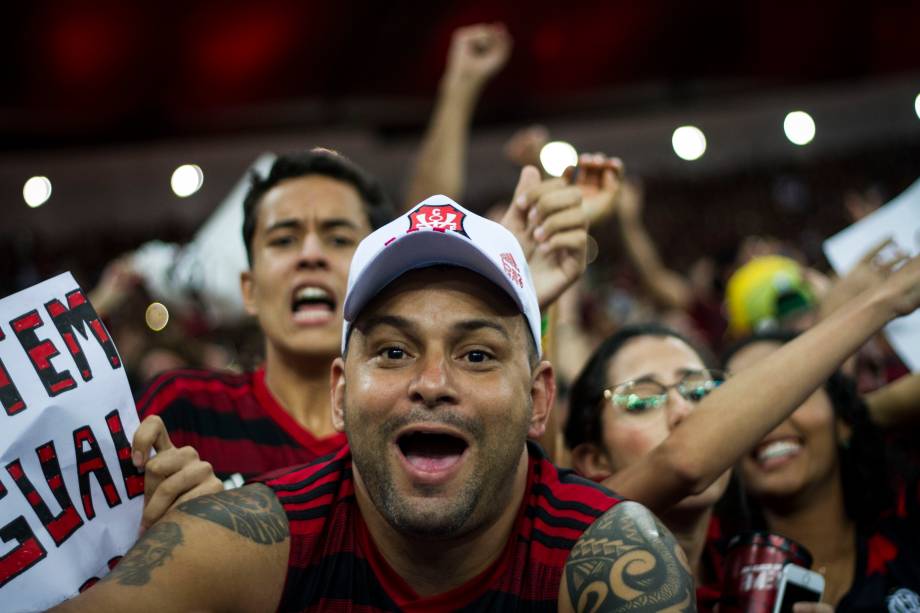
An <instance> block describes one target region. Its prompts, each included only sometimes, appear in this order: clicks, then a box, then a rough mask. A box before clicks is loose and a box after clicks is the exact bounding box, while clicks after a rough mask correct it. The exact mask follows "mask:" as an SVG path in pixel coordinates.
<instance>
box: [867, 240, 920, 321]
mask: <svg viewBox="0 0 920 613" xmlns="http://www.w3.org/2000/svg"><path fill="white" fill-rule="evenodd" d="M871 291H873V290H872V289H870V290H869V292H871ZM878 291H880V292H881V297H882V300H885V301H886V303H887V304H889V305H890V306H891V317H892V319H894V318H895V317H900V316H901V315H909V314H910V313H913V312H914V311H915V310H916V309H918V308H920V255H915V256H914V257H912V258H910V259H909V260H906V263H905V264H904V265H903V266H901V267H900V268H899V269H898V270H896V271H895V272H893V273H891V276H889V277H888V278H887V279H885V281H884V282H883V283H882V284H881V285H879V289H878ZM864 293H868V292H864Z"/></svg>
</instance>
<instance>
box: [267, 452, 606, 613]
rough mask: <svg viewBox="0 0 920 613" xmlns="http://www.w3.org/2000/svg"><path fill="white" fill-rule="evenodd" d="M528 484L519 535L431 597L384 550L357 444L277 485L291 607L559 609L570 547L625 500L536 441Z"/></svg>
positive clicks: (286, 602) (286, 606)
mask: <svg viewBox="0 0 920 613" xmlns="http://www.w3.org/2000/svg"><path fill="white" fill-rule="evenodd" d="M528 450H529V471H528V487H527V491H526V494H525V498H524V500H523V501H522V503H521V508H520V511H519V513H518V518H517V520H516V524H515V534H514V537H513V538H512V539H511V540H510V541H509V543H508V545H507V547H506V549H505V551H504V553H503V554H502V555H501V556H500V558H499V559H498V560H497V561H496V562H495V563H494V564H493V565H492V566H491V567H490V568H489V569H487V570H486V571H485V572H483V573H482V574H481V575H480V576H478V577H476V578H474V579H473V580H471V581H470V582H468V583H466V584H464V585H462V586H460V587H458V588H456V589H453V590H451V591H449V592H447V593H445V594H440V595H438V596H435V597H429V598H421V597H419V596H418V595H416V594H415V593H414V592H413V591H412V588H411V587H409V585H408V584H407V583H406V582H405V581H404V580H403V579H402V578H401V577H399V576H398V575H397V574H396V573H395V571H393V570H392V569H391V568H390V567H389V565H388V564H387V563H386V561H385V560H384V558H383V556H382V555H381V554H380V552H379V551H378V550H377V548H376V546H375V545H374V543H373V541H372V539H371V538H370V535H369V533H368V531H367V528H366V527H365V526H364V522H363V520H362V519H361V516H360V512H359V511H358V507H357V504H356V502H355V497H354V483H353V481H352V472H351V456H350V453H349V451H348V449H347V448H345V449H343V450H342V451H340V452H339V453H337V454H336V455H335V456H334V457H332V458H330V459H327V460H325V461H321V462H316V463H313V464H310V465H308V466H305V467H302V468H300V469H297V470H292V471H290V472H288V473H286V474H283V475H280V476H276V477H274V478H272V479H270V480H268V481H267V484H268V485H269V486H270V487H271V488H272V489H273V490H274V491H275V494H276V495H277V496H278V499H279V500H280V501H281V504H282V505H283V506H284V509H285V511H286V513H287V516H288V522H289V525H290V532H291V553H290V558H289V561H288V576H287V581H286V583H285V588H284V595H283V598H282V602H281V606H280V610H283V611H320V610H339V611H368V612H370V611H448V610H450V611H454V610H458V609H461V610H466V611H496V610H531V611H542V610H546V611H554V610H555V609H556V602H557V597H558V592H559V583H560V582H561V580H562V571H563V567H564V565H565V560H566V559H567V558H568V555H569V550H570V549H571V547H572V545H573V544H574V543H575V541H576V540H577V539H578V537H579V536H581V533H582V532H584V530H585V529H586V528H587V527H588V526H590V525H591V524H592V523H593V522H594V520H595V519H597V518H598V517H599V516H600V515H601V514H603V513H604V512H605V511H607V510H608V509H609V508H611V507H612V506H613V505H615V504H616V503H617V502H619V500H618V499H617V498H616V497H615V496H614V495H613V494H612V493H611V492H610V491H609V490H606V489H605V488H603V487H601V486H599V485H596V484H594V483H591V482H589V481H586V480H584V479H581V478H579V477H577V476H575V475H574V474H573V473H571V472H570V471H563V470H559V469H558V468H556V467H555V466H553V464H551V463H550V462H549V460H548V459H547V458H546V457H545V455H544V454H543V452H542V450H541V449H540V448H539V446H537V445H534V444H530V443H529V444H528Z"/></svg>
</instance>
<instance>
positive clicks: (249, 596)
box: [53, 485, 289, 612]
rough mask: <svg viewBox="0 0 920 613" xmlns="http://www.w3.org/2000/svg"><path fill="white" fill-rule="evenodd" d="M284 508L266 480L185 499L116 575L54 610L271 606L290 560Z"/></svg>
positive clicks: (140, 543)
mask: <svg viewBox="0 0 920 613" xmlns="http://www.w3.org/2000/svg"><path fill="white" fill-rule="evenodd" d="M288 539H289V537H288V524H287V517H286V515H285V513H284V509H283V508H282V506H281V504H280V503H279V502H278V499H277V498H276V497H275V495H274V493H273V492H272V491H271V490H270V489H269V488H268V487H266V486H264V485H252V486H248V487H245V488H241V489H238V490H231V491H227V492H221V493H219V494H213V495H210V496H203V497H201V498H195V499H194V500H189V501H187V502H184V503H182V504H180V505H179V506H178V507H177V508H176V509H175V510H174V511H171V512H169V513H168V514H167V515H166V516H165V517H164V518H163V520H162V521H160V522H159V523H157V524H154V525H153V526H152V527H151V528H150V529H149V530H147V531H146V532H145V533H144V535H143V536H142V537H141V538H140V540H139V541H138V542H137V543H136V544H135V545H134V547H132V548H131V550H130V551H128V553H127V554H125V557H124V558H122V559H121V561H120V562H119V563H118V566H116V567H115V568H114V569H113V570H112V572H111V573H109V574H108V575H107V576H106V577H105V578H104V579H103V580H102V581H100V582H99V583H97V584H96V585H94V586H93V587H92V588H90V589H89V590H87V591H86V592H84V593H83V594H80V595H79V596H78V597H76V598H74V599H72V600H70V601H68V602H65V603H63V604H62V605H60V606H59V607H56V608H55V609H53V610H54V611H61V612H69V611H140V612H143V611H151V612H154V611H156V612H159V611H268V610H273V609H275V608H277V605H278V603H279V602H280V600H281V592H282V589H283V587H284V579H285V575H286V569H287V560H288V548H289V544H288V543H289V541H288Z"/></svg>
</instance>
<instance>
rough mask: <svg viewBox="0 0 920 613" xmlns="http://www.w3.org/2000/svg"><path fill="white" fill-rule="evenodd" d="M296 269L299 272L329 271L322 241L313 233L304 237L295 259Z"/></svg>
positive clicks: (327, 258)
mask: <svg viewBox="0 0 920 613" xmlns="http://www.w3.org/2000/svg"><path fill="white" fill-rule="evenodd" d="M297 268H298V269H300V270H317V269H319V270H328V269H329V257H328V255H327V254H326V249H325V248H324V245H323V241H322V240H321V239H320V237H319V236H318V235H317V234H316V233H315V232H308V233H307V235H306V236H305V237H304V239H303V243H302V244H301V247H300V253H299V254H298V257H297Z"/></svg>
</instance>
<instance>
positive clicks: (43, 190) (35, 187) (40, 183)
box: [22, 177, 51, 209]
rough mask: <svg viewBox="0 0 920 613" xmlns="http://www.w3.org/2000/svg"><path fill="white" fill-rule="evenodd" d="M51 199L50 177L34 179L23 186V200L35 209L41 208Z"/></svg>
mask: <svg viewBox="0 0 920 613" xmlns="http://www.w3.org/2000/svg"><path fill="white" fill-rule="evenodd" d="M50 197H51V181H50V180H48V177H32V178H30V179H29V180H28V181H26V183H25V185H23V186H22V199H23V200H25V201H26V204H28V205H29V206H30V207H32V208H33V209H34V208H35V207H38V206H41V205H43V204H45V203H46V202H47V201H48V198H50Z"/></svg>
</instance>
